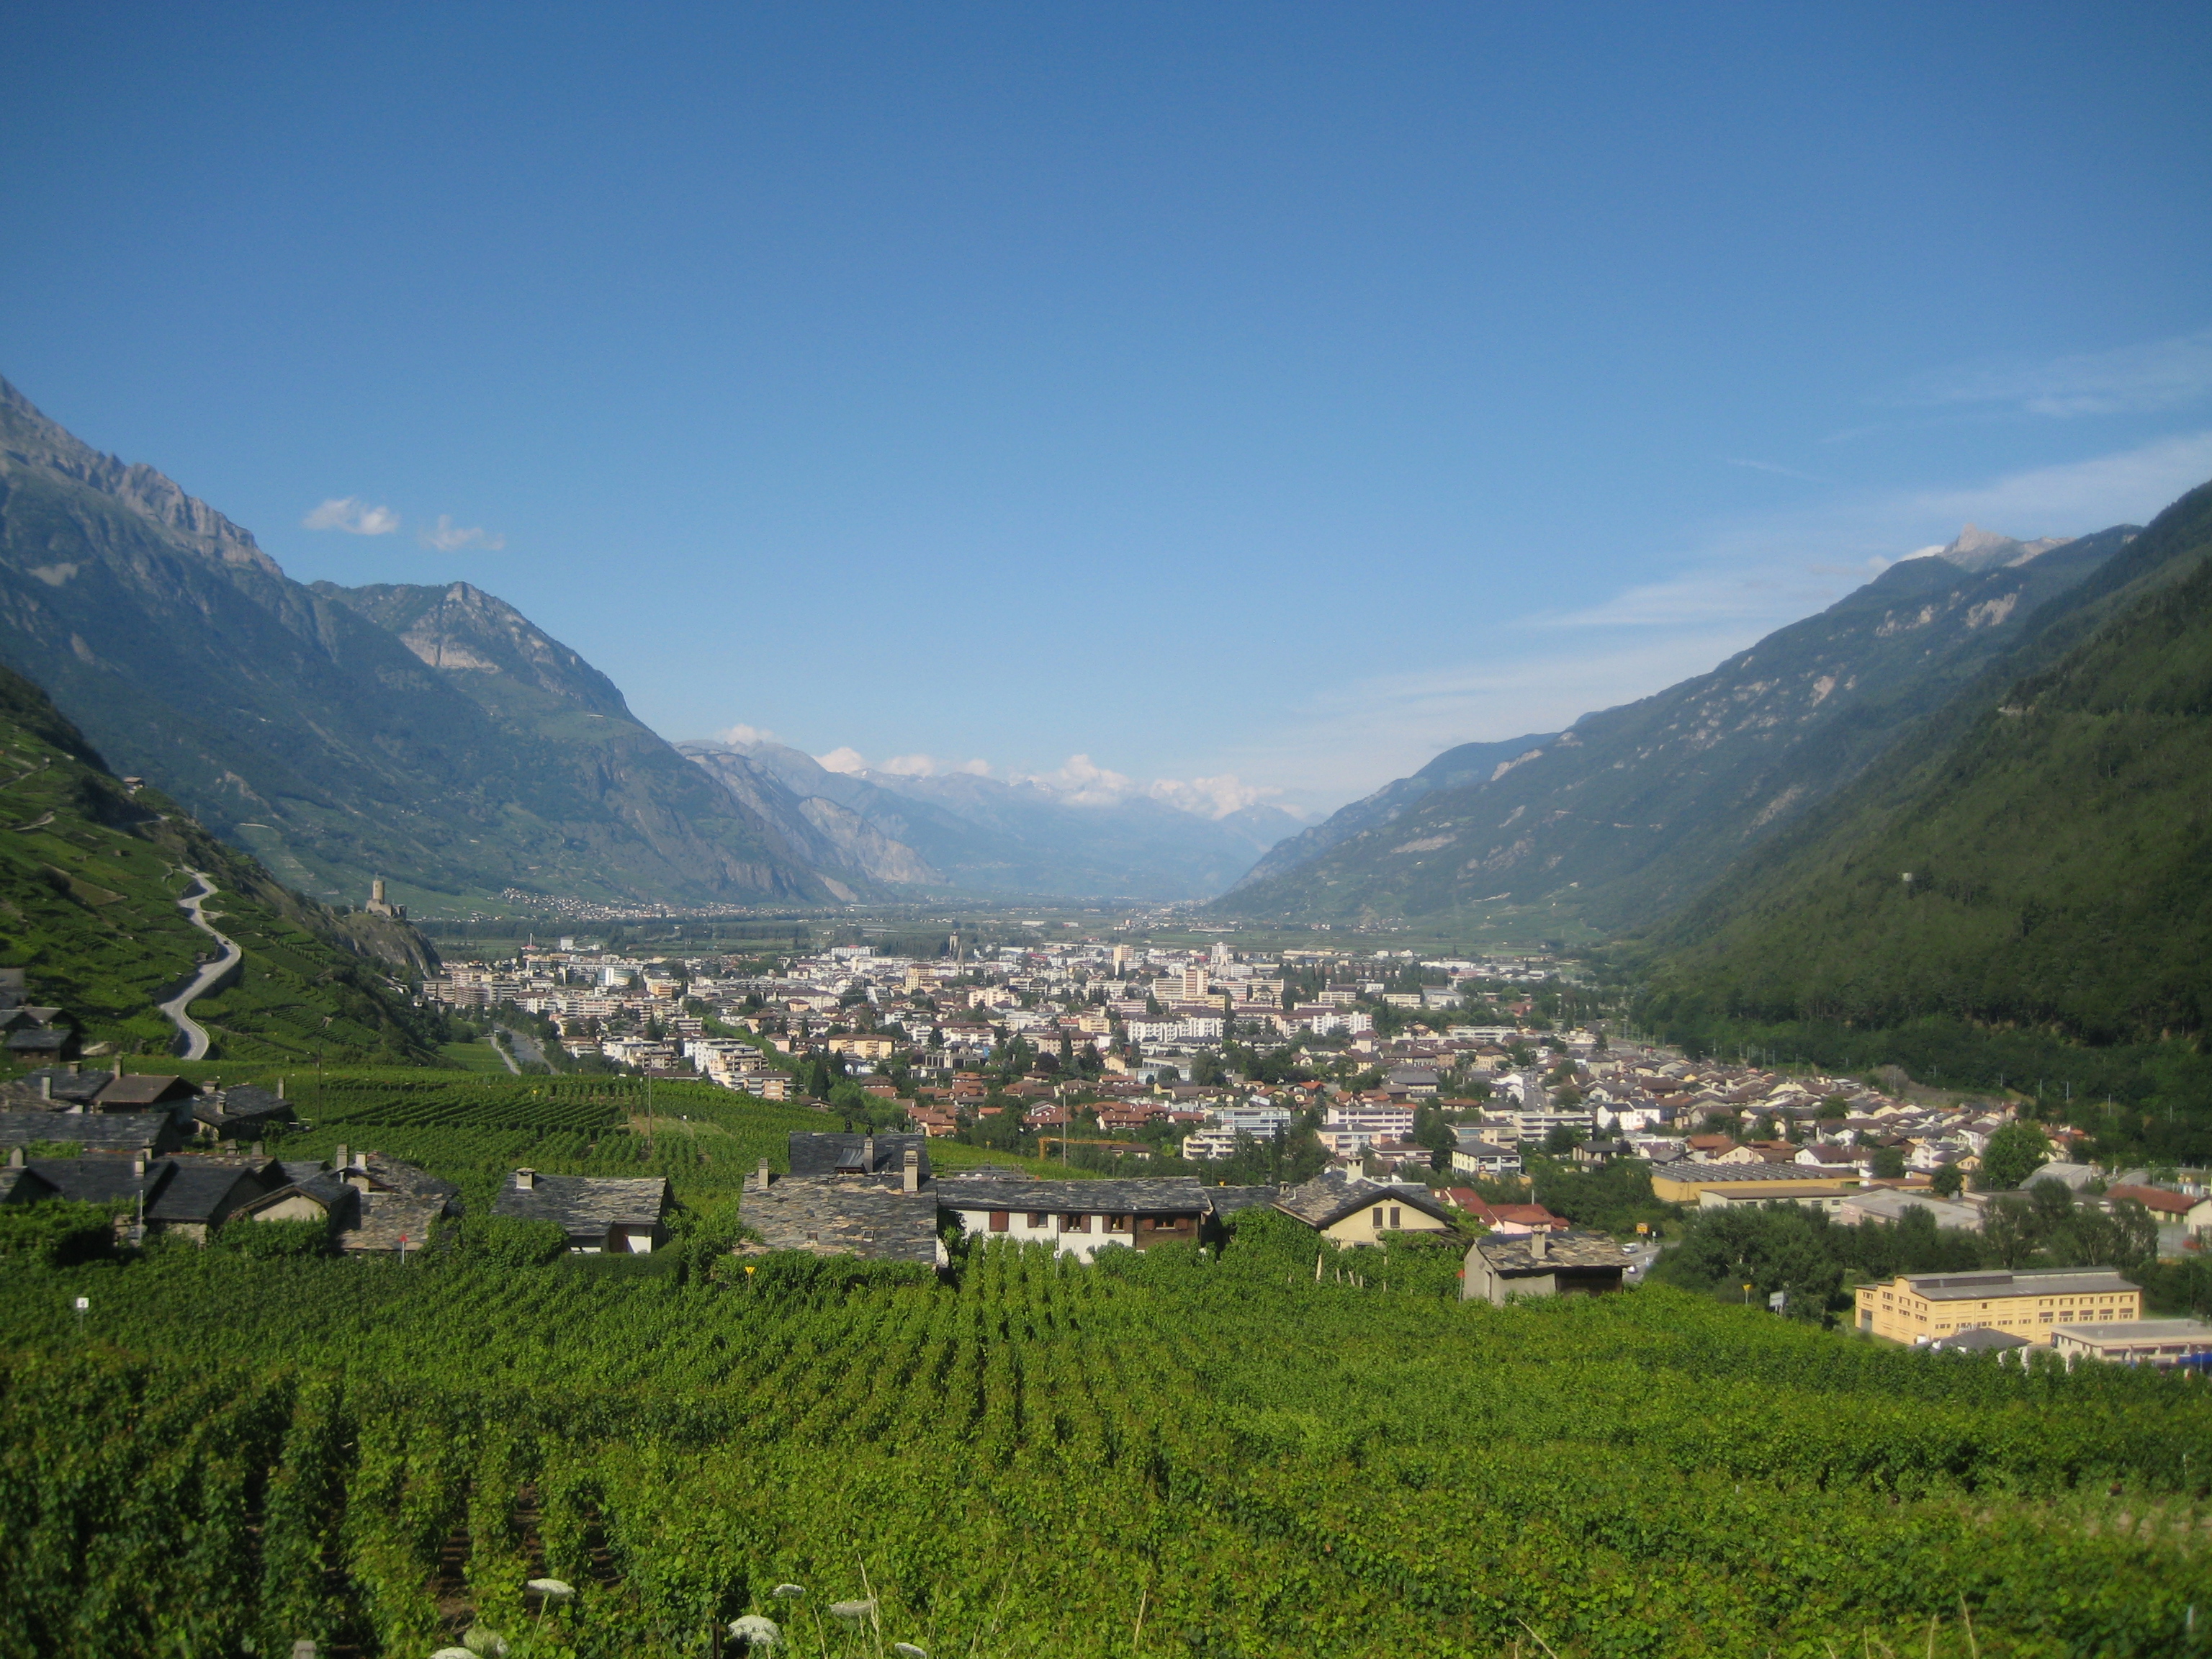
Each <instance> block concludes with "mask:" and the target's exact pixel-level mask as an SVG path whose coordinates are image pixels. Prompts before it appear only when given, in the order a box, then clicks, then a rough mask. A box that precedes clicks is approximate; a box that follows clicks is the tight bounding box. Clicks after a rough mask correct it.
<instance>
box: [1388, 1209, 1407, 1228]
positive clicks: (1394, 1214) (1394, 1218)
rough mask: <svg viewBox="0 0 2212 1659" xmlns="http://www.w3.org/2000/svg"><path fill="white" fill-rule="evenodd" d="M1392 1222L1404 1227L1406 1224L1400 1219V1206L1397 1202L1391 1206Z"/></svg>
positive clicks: (1393, 1224) (1395, 1225)
mask: <svg viewBox="0 0 2212 1659" xmlns="http://www.w3.org/2000/svg"><path fill="white" fill-rule="evenodd" d="M1390 1225H1392V1226H1394V1227H1402V1226H1404V1225H1406V1224H1405V1223H1404V1222H1403V1221H1401V1220H1400V1219H1399V1218H1398V1206H1396V1205H1395V1204H1393V1205H1392V1206H1390Z"/></svg>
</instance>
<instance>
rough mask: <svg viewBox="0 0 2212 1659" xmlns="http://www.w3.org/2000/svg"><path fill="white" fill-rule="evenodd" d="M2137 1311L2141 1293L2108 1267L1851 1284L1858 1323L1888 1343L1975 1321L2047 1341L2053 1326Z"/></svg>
mask: <svg viewBox="0 0 2212 1659" xmlns="http://www.w3.org/2000/svg"><path fill="white" fill-rule="evenodd" d="M2140 1318H2142V1291H2140V1290H2139V1289H2137V1288H2136V1286H2135V1285H2130V1283H2128V1281H2127V1280H2126V1279H2123V1278H2121V1277H2120V1276H2119V1274H2118V1273H2114V1272H2113V1271H2112V1269H2111V1268H2110V1267H2058V1268H2051V1269H2049V1270H2047V1271H2039V1272H2031V1273H2008V1272H2003V1271H2002V1270H2000V1271H1996V1272H1990V1273H1906V1274H1903V1275H1900V1276H1899V1278H1897V1279H1893V1280H1892V1281H1890V1282H1889V1283H1888V1284H1887V1285H1860V1286H1859V1288H1858V1328H1859V1329H1861V1330H1863V1331H1869V1332H1871V1333H1872V1334H1875V1335H1876V1336H1880V1337H1886V1338H1887V1339H1888V1340H1890V1341H1892V1342H1906V1343H1917V1342H1932V1341H1934V1340H1936V1338H1938V1337H1945V1336H1951V1335H1954V1334H1956V1333H1958V1332H1960V1331H1965V1330H1972V1329H1974V1328H1977V1327H1978V1328H1983V1329H1985V1330H1993V1331H2002V1332H2004V1333H2006V1334H2008V1335H2012V1336H2017V1337H2020V1338H2021V1339H2022V1340H2025V1341H2027V1342H2031V1343H2033V1344H2035V1345H2037V1346H2041V1347H2048V1346H2051V1334H2052V1333H2053V1332H2054V1331H2055V1330H2057V1328H2058V1327H2059V1326H2061V1325H2076V1324H2080V1325H2095V1324H2105V1325H2109V1324H2112V1323H2113V1322H2117V1321H2122V1320H2134V1319H2140Z"/></svg>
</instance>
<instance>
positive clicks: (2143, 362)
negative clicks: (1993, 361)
mask: <svg viewBox="0 0 2212 1659" xmlns="http://www.w3.org/2000/svg"><path fill="white" fill-rule="evenodd" d="M2208 395H2212V329H2205V330H2202V331H2199V332H2197V333H2195V334H2180V335H2176V336H2175V337H2172V339H2168V340H2154V341H2150V342H2148V343H2144V344H2141V345H2130V346H2121V347H2119V348H2118V349H2115V350H2112V351H2084V352H2076V353H2075V354H2073V355H2071V356H2064V357H2054V358H2052V359H2051V360H2050V361H2049V362H2040V363H2012V364H2002V365H1994V366H1986V367H1982V368H1963V369H1953V370H1949V371H1948V372H1946V373H1944V374H1936V375H1931V376H1929V377H1928V378H1927V379H1926V380H1923V381H1922V382H1921V383H1920V384H1919V386H1917V387H1915V388H1914V394H1913V398H1912V401H1914V402H1917V403H1926V404H2017V405H2018V406H2019V407H2020V408H2021V409H2022V410H2026V411H2027V413H2029V414H2031V415H2046V416H2056V417H2061V418H2063V417H2065V416H2075V415H2121V414H2137V413H2142V412H2145V411H2151V410H2162V409H2180V408H2183V407H2185V406H2186V405H2188V404H2193V403H2195V402H2197V400H2198V399H2200V398H2204V397H2206V396H2208Z"/></svg>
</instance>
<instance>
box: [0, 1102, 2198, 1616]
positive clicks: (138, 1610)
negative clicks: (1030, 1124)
mask: <svg viewBox="0 0 2212 1659" xmlns="http://www.w3.org/2000/svg"><path fill="white" fill-rule="evenodd" d="M452 1086H453V1087H454V1088H457V1089H458V1088H466V1087H469V1086H471V1085H467V1084H456V1085H452ZM332 1104H333V1106H334V1105H335V1104H336V1096H335V1093H334V1094H333V1097H332ZM607 1104H608V1103H604V1102H599V1103H595V1102H592V1101H590V1100H588V1099H584V1098H574V1099H571V1098H567V1097H558V1096H552V1095H548V1096H546V1097H544V1109H545V1111H546V1112H547V1114H548V1115H549V1116H548V1118H547V1120H546V1121H545V1122H544V1124H542V1125H532V1124H521V1125H517V1126H513V1127H507V1128H496V1127H475V1128H456V1127H441V1126H440V1125H437V1124H431V1125H426V1126H425V1127H422V1128H421V1129H420V1130H419V1131H418V1133H422V1134H425V1135H429V1134H434V1133H448V1134H459V1135H482V1136H492V1135H496V1134H501V1133H508V1134H515V1135H532V1134H536V1135H540V1136H542V1137H544V1139H546V1140H549V1141H550V1139H553V1138H556V1137H558V1136H562V1135H570V1136H586V1137H588V1136H590V1135H591V1134H592V1133H599V1127H593V1126H592V1125H588V1124H583V1123H582V1121H581V1120H580V1118H572V1119H559V1118H556V1117H554V1116H552V1115H553V1114H557V1113H564V1112H565V1113H581V1112H583V1111H585V1110H586V1109H604V1108H605V1106H606V1105H607ZM326 1110H327V1109H326ZM600 1127H603V1126H600ZM332 1132H333V1131H331V1129H327V1128H325V1129H322V1130H319V1131H318V1133H332ZM380 1133H381V1131H380ZM1312 1251H1313V1245H1312V1243H1311V1242H1310V1235H1306V1236H1304V1237H1300V1236H1299V1235H1298V1234H1297V1233H1296V1232H1295V1231H1291V1230H1290V1229H1288V1228H1287V1227H1275V1226H1273V1225H1255V1226H1253V1227H1251V1228H1249V1231H1247V1232H1246V1233H1245V1235H1244V1236H1243V1237H1240V1238H1239V1239H1238V1240H1237V1242H1235V1243H1232V1244H1231V1247H1230V1248H1229V1249H1228V1250H1227V1251H1226V1252H1225V1253H1224V1254H1223V1255H1221V1256H1220V1257H1219V1258H1218V1259H1216V1260H1207V1259H1206V1258H1205V1257H1203V1256H1200V1255H1196V1254H1195V1253H1193V1252H1189V1251H1187V1250H1163V1251H1157V1252H1152V1253H1149V1254H1147V1255H1145V1256H1143V1257H1135V1256H1129V1255H1123V1256H1118V1257H1115V1258H1111V1259H1109V1262H1108V1263H1107V1264H1106V1265H1103V1266H1100V1267H1089V1268H1085V1267H1073V1266H1070V1265H1068V1264H1067V1263H1066V1262H1064V1261H1059V1260H1056V1259H1054V1258H1053V1257H1051V1256H1049V1255H1045V1254H1043V1253H1042V1252H1041V1251H1039V1250H1037V1249H1035V1248H1032V1249H1030V1250H1029V1251H1028V1252H1026V1253H1025V1252H1024V1251H1022V1250H1020V1249H1016V1248H1012V1247H1008V1246H1005V1245H996V1244H994V1245H992V1246H990V1247H989V1248H987V1249H978V1250H977V1251H976V1252H975V1254H974V1255H973V1256H972V1257H971V1258H970V1259H969V1260H968V1261H966V1262H964V1263H963V1265H962V1267H961V1268H960V1270H959V1272H958V1274H957V1282H956V1283H940V1282H939V1281H938V1280H937V1279H935V1278H934V1277H933V1275H931V1274H929V1273H927V1270H922V1269H913V1268H868V1267H850V1268H846V1267H837V1266H836V1265H834V1264H826V1263H818V1262H814V1261H800V1260H798V1259H793V1258H779V1257H770V1258H766V1259H764V1260H762V1261H757V1262H756V1263H755V1264H754V1265H755V1267H756V1268H757V1271H755V1272H753V1273H746V1272H745V1271H744V1269H743V1267H740V1266H739V1265H738V1263H737V1262H736V1261H733V1260H732V1258H729V1257H727V1256H726V1255H706V1254H702V1253H698V1252H696V1251H695V1252H690V1253H688V1254H687V1252H686V1250H685V1249H684V1247H683V1244H682V1243H679V1245H678V1248H677V1249H674V1250H671V1251H670V1252H666V1253H664V1257H656V1258H653V1260H652V1261H650V1262H649V1263H635V1264H632V1263H623V1264H622V1265H623V1266H624V1267H632V1266H635V1267H641V1268H647V1269H648V1270H647V1271H645V1272H642V1273H609V1272H605V1271H599V1270H595V1269H592V1268H589V1267H586V1264H581V1263H577V1262H560V1263H556V1264H554V1265H552V1266H550V1267H537V1268H522V1269H504V1270H495V1269H492V1268H489V1267H486V1266H483V1265H482V1264H481V1263H478V1262H475V1261H471V1259H470V1258H469V1257H468V1256H467V1255H466V1254H465V1252H456V1253H453V1254H451V1255H446V1256H442V1257H441V1256H437V1255H434V1256H433V1258H432V1259H431V1260H429V1261H416V1262H412V1263H410V1264H408V1265H407V1266H405V1267H402V1266H400V1265H399V1264H398V1263H397V1262H393V1261H331V1260H317V1259H295V1260H286V1261H254V1260H252V1259H249V1258H247V1257H245V1256H243V1255H240V1254H238V1253H235V1252H232V1251H228V1250H224V1249H208V1250H204V1251H203V1250H197V1249H186V1248H178V1249H162V1250H156V1251H154V1252H151V1253H149V1254H148V1255H145V1256H144V1257H143V1258H142V1259H140V1260H137V1261H130V1262H125V1263H114V1262H111V1263H104V1264H97V1265H90V1266H83V1267H71V1268H45V1267H35V1266H31V1265H27V1264H25V1263H21V1262H9V1263H6V1264H0V1321H4V1328H5V1329H6V1330H7V1332H8V1333H9V1347H8V1349H7V1351H6V1352H5V1354H4V1356H0V1583H5V1585H6V1587H7V1588H6V1590H5V1593H4V1595H0V1655H4V1656H9V1659H13V1656H19V1655H20V1656H32V1655H39V1656H51V1655H73V1656H74V1655H82V1656H86V1659H91V1656H94V1655H99V1656H116V1655H133V1654H156V1653H161V1654H168V1653H185V1654H195V1655H198V1654H246V1653H253V1654H260V1655H270V1654H276V1655H282V1654H285V1653H288V1652H289V1644H291V1643H292V1642H293V1641H295V1639H297V1638H301V1637H308V1638H314V1639H316V1640H318V1641H319V1642H321V1643H323V1644H326V1645H325V1648H324V1651H325V1653H326V1654H327V1653H329V1652H331V1651H333V1650H337V1651H342V1652H353V1653H362V1654H388V1655H395V1656H409V1659H424V1656H428V1655H429V1654H430V1653H431V1652H433V1651H434V1650H436V1649H438V1648H440V1647H441V1646H444V1645H447V1644H451V1643H453V1641H455V1640H456V1639H457V1638H459V1635H460V1634H461V1633H462V1632H465V1631H466V1630H468V1629H469V1628H471V1627H472V1626H473V1627H476V1628H477V1629H478V1630H479V1631H482V1630H492V1631H496V1632H500V1633H501V1635H502V1636H503V1637H504V1638H506V1640H507V1643H508V1644H509V1648H508V1651H509V1653H510V1654H511V1655H512V1656H514V1659H521V1656H526V1655H531V1654H564V1655H566V1654H576V1655H605V1656H609V1659H613V1656H617V1655H620V1656H651V1655H666V1656H675V1655H679V1654H687V1655H707V1654H711V1653H715V1652H720V1651H727V1650H728V1649H727V1648H726V1646H725V1645H724V1644H725V1638H724V1637H723V1635H722V1634H721V1632H723V1631H724V1630H725V1629H726V1626H727V1623H728V1621H730V1620H732V1619H735V1618H738V1617H739V1616H741V1615H748V1614H751V1615H764V1616H767V1617H769V1618H773V1619H775V1620H779V1621H780V1622H781V1624H782V1625H783V1626H784V1627H785V1631H786V1634H787V1643H788V1645H789V1646H790V1647H791V1648H792V1649H793V1652H794V1654H795V1655H796V1656H799V1659H841V1656H851V1659H861V1656H866V1659H879V1656H887V1655H888V1654H889V1651H890V1644H894V1643H898V1642H904V1643H908V1644H912V1645H914V1646H915V1647H918V1648H920V1649H921V1650H923V1651H924V1652H926V1653H927V1654H929V1655H931V1656H938V1659H952V1656H969V1659H1000V1656H1005V1659H1031V1656H1036V1655H1039V1654H1075V1655H1082V1656H1099V1659H1106V1656H1114V1659H1123V1656H1128V1659H1134V1656H1137V1655H1139V1654H1146V1655H1152V1656H1163V1659H1164V1656H1181V1655H1217V1654H1218V1655H1228V1654H1246V1653H1253V1654H1256V1653H1273V1652H1290V1651H1315V1650H1320V1651H1329V1652H1340V1653H1346V1654H1372V1655H1384V1654H1388V1655H1392V1656H1413V1655H1430V1654H1433V1655H1482V1656H1492V1655H1503V1654H1509V1653H1519V1654H1521V1655H1523V1656H1525V1659H1536V1656H1538V1655H1541V1654H1547V1653H1549V1654H1554V1655H1557V1656H1560V1659H1568V1656H1574V1655H1589V1656H1598V1655H1604V1656H1631V1655H1650V1656H1660V1655H1715V1656H1718V1655H1749V1654H1759V1653H1772V1654H1778V1655H1781V1654H1788V1655H1804V1656H1808V1659H1809V1656H1815V1655H1826V1654H1828V1653H1830V1652H1832V1651H1833V1652H1837V1653H1841V1652H1844V1651H1848V1652H1850V1653H1853V1654H1859V1653H1875V1652H1882V1651H1893V1652H1895V1653H1899V1654H1902V1653H1905V1652H1906V1651H1910V1652H1911V1653H1912V1654H1915V1655H1920V1654H1923V1653H1926V1652H1935V1653H1940V1654H1945V1655H1960V1656H1964V1655H1966V1654H1968V1653H1969V1652H1972V1653H1974V1654H1978V1655H2015V1654H2018V1655H2028V1654H2033V1655H2045V1654H2048V1655H2058V1654H2084V1655H2087V1654H2115V1655H2117V1654H2144V1655H2150V1654H2172V1653H2177V1652H2185V1651H2188V1650H2189V1649H2188V1648H2187V1646H2186V1645H2185V1644H2186V1642H2187V1641H2188V1640H2189V1639H2190V1638H2189V1637H2188V1636H2187V1634H2186V1633H2185V1632H2188V1630H2189V1628H2190V1624H2191V1617H2192V1615H2191V1612H2190V1608H2191V1606H2192V1604H2193V1605H2194V1606H2196V1607H2197V1608H2198V1609H2199V1610H2200V1613H2199V1614H2198V1615H2197V1616H2199V1617H2201V1616H2202V1614H2203V1612H2205V1611H2212V1575H2208V1573H2207V1571H2206V1547H2205V1543H2204V1528H2205V1526H2206V1524H2207V1523H2208V1521H2212V1516H2208V1513H2207V1510H2206V1509H2205V1506H2204V1505H2203V1501H2202V1493H2203V1474H2202V1472H2203V1470H2204V1469H2205V1468H2206V1467H2207V1462H2208V1459H2212V1395H2207V1394H2206V1393H2205V1391H2204V1389H2203V1385H2202V1384H2197V1383H2187V1382H2184V1381H2181V1380H2179V1379H2176V1378H2172V1377H2167V1376H2158V1375H2154V1374H2149V1373H2136V1372H2129V1371H2117V1370H2093V1369H2085V1370H2081V1371H2079V1372H2076V1373H2075V1374H2074V1375H2071V1376H2069V1375H2066V1374H2064V1373H2063V1372H2059V1371H2055V1370H2042V1369H2037V1370H2033V1371H2030V1372H2026V1373H2023V1372H2022V1371H2021V1370H2018V1369H2017V1368H2013V1369H2008V1370H2000V1369H1999V1368H1997V1367H1996V1366H1994V1365H1992V1364H1987V1363H1985V1362H1981V1361H1976V1360H1969V1359H1964V1358H1945V1357H1930V1356H1927V1355H1918V1354H1911V1353H1907V1352H1899V1351H1894V1350H1887V1349H1879V1348H1875V1347H1874V1346H1869V1345H1867V1344H1865V1343H1863V1342H1859V1341H1857V1340H1851V1339H1849V1338H1844V1337H1838V1336H1835V1335H1832V1334H1824V1333H1821V1332H1820V1331H1817V1330H1813V1329H1808V1328H1804V1327H1801V1326H1797V1325H1794V1324H1791V1323H1790V1322H1784V1321H1778V1320H1773V1319H1771V1318H1768V1317H1765V1316H1761V1315H1759V1314H1755V1313H1753V1312H1750V1311H1747V1310H1740V1309H1730V1308H1724V1307H1720V1306H1717V1305H1716V1304H1712V1303H1711V1302H1708V1301H1705V1300H1702V1299H1699V1298H1695V1297H1689V1296H1686V1295H1682V1294H1678V1293H1675V1292H1672V1291H1664V1290H1651V1291H1640V1292H1638V1293H1636V1294H1634V1295H1631V1296H1626V1297H1615V1298H1610V1299H1607V1300H1602V1301H1573V1302H1562V1303H1553V1304H1535V1305H1520V1306H1516V1307H1512V1308H1509V1309H1504V1310H1497V1309H1492V1308H1490V1307H1488V1306H1486V1305H1480V1304H1474V1305H1468V1304H1460V1303H1457V1302H1455V1301H1450V1300H1446V1299H1443V1298H1442V1297H1437V1296H1436V1295H1433V1294H1413V1293H1409V1292H1408V1291H1405V1290H1402V1289H1401V1290H1400V1291H1389V1292H1386V1291H1383V1290H1381V1289H1379V1288H1377V1287H1375V1286H1372V1285H1368V1286H1362V1285H1358V1284H1355V1283H1352V1282H1346V1283H1343V1284H1340V1283H1338V1282H1336V1277H1335V1275H1334V1273H1331V1274H1329V1275H1328V1279H1327V1281H1326V1282H1323V1283H1316V1282H1315V1279H1314V1276H1313V1269H1312V1261H1313V1256H1312ZM79 1296H82V1297H86V1298H87V1300H88V1303H89V1304H90V1307H89V1310H88V1311H87V1312H85V1313H83V1314H82V1315H80V1314H78V1313H76V1312H75V1311H74V1310H73V1304H74V1299H75V1298H76V1297H79ZM541 1575H550V1576H552V1577H557V1578H560V1579H562V1580H565V1581H567V1582H568V1583H570V1584H572V1585H573V1586H574V1588H575V1589H576V1592H577V1594H576V1595H575V1598H574V1601H570V1602H568V1603H566V1604H558V1605H554V1606H552V1607H550V1608H548V1607H544V1606H541V1605H540V1604H539V1603H538V1602H537V1601H526V1597H525V1593H524V1585H525V1583H526V1581H527V1580H529V1579H531V1578H532V1577H538V1576H541ZM780 1585H795V1586H799V1587H801V1588H802V1589H804V1591H805V1594H804V1595H785V1596H782V1597H778V1596H777V1595H775V1589H776V1587H778V1586H780ZM848 1601H872V1602H873V1604H874V1608H873V1612H872V1613H868V1614H865V1615H862V1616H861V1617H860V1619H859V1620H858V1622H857V1623H855V1622H854V1621H853V1620H843V1619H840V1618H838V1617H837V1616H836V1615H835V1614H833V1613H830V1612H829V1604H831V1603H837V1602H848ZM1931 1620H1932V1621H1933V1622H1932V1623H1931ZM1967 1620H1971V1621H1972V1634H1971V1638H1970V1637H1969V1633H1968V1630H1967V1626H1966V1621H1967ZM1874 1643H1881V1644H1886V1646H1884V1647H1875V1646H1873V1645H1871V1644H1874ZM479 1645H484V1644H483V1640H482V1638H481V1637H479Z"/></svg>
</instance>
